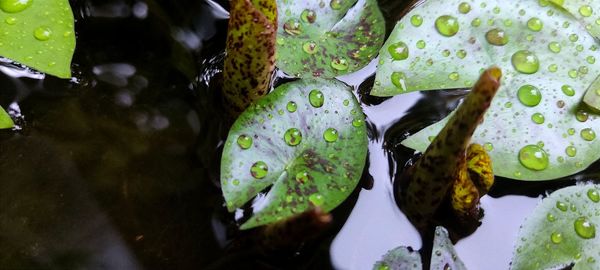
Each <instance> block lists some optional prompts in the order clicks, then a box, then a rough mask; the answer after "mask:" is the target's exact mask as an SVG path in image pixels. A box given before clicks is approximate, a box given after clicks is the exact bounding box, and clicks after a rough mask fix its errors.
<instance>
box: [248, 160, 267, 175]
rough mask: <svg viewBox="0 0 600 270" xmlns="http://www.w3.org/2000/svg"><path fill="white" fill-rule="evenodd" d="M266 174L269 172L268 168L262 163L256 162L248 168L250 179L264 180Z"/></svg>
mask: <svg viewBox="0 0 600 270" xmlns="http://www.w3.org/2000/svg"><path fill="white" fill-rule="evenodd" d="M268 172H269V167H268V166H267V164H266V163H264V162H263V161H258V162H256V163H254V164H252V167H250V174H251V175H252V177H254V178H256V179H262V178H265V176H267V173H268Z"/></svg>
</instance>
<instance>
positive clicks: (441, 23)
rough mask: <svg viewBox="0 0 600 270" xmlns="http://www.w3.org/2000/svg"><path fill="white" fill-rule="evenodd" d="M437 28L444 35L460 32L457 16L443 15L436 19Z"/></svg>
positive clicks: (449, 35) (448, 35)
mask: <svg viewBox="0 0 600 270" xmlns="http://www.w3.org/2000/svg"><path fill="white" fill-rule="evenodd" d="M435 28H436V29H437V31H438V32H439V33H440V34H442V35H443V36H446V37H451V36H454V35H456V33H458V30H459V25H458V21H457V20H456V18H455V17H452V16H450V15H443V16H440V17H438V18H437V19H436V20H435Z"/></svg>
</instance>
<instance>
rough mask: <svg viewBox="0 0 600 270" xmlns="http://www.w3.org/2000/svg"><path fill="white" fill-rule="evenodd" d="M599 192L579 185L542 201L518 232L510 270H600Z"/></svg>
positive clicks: (595, 188)
mask: <svg viewBox="0 0 600 270" xmlns="http://www.w3.org/2000/svg"><path fill="white" fill-rule="evenodd" d="M599 192H600V186H598V185H591V184H588V185H578V186H571V187H567V188H563V189H560V190H558V191H555V192H554V193H552V194H551V195H550V196H549V197H547V198H545V199H544V200H542V201H541V202H540V204H539V205H538V206H537V207H536V208H535V210H534V212H533V214H532V215H531V216H530V217H528V218H527V220H526V221H525V223H524V224H523V226H522V228H521V230H520V232H519V239H520V240H518V244H517V247H516V250H515V252H514V254H513V261H512V267H511V269H514V270H519V269H559V268H560V269H562V268H563V267H565V266H567V265H570V264H572V263H575V266H574V267H573V269H575V270H577V269H590V270H591V269H600V235H597V233H596V228H597V226H600V215H599V214H600V193H599Z"/></svg>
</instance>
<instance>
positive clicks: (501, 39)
mask: <svg viewBox="0 0 600 270" xmlns="http://www.w3.org/2000/svg"><path fill="white" fill-rule="evenodd" d="M485 40H487V42H488V43H490V44H492V45H496V46H504V45H506V44H507V43H508V35H507V34H506V32H504V30H502V29H500V28H494V29H492V30H490V31H488V32H487V33H486V34H485Z"/></svg>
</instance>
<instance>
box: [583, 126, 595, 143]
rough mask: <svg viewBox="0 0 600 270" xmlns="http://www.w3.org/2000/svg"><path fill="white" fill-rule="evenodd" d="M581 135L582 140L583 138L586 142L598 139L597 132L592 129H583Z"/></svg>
mask: <svg viewBox="0 0 600 270" xmlns="http://www.w3.org/2000/svg"><path fill="white" fill-rule="evenodd" d="M579 135H581V138H583V139H584V140H586V141H593V140H594V139H596V132H594V130H593V129H591V128H584V129H582V130H581V132H580V133H579Z"/></svg>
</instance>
